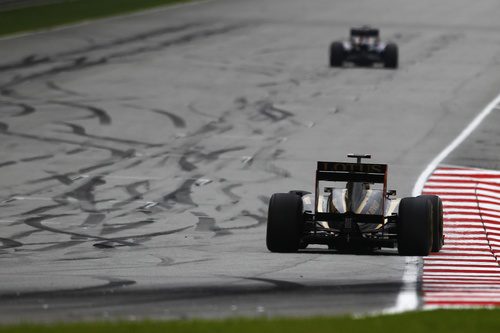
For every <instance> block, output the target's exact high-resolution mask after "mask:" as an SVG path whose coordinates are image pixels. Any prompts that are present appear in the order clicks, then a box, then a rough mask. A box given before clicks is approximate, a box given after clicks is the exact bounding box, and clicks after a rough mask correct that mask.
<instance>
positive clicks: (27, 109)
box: [0, 101, 36, 117]
mask: <svg viewBox="0 0 500 333" xmlns="http://www.w3.org/2000/svg"><path fill="white" fill-rule="evenodd" d="M0 104H4V105H8V106H13V107H15V108H16V109H18V111H17V110H14V114H12V115H10V116H11V117H24V116H28V115H30V114H32V113H34V112H35V111H36V108H35V107H34V106H32V105H29V104H26V103H20V102H10V101H0ZM2 112H5V111H4V110H2Z"/></svg>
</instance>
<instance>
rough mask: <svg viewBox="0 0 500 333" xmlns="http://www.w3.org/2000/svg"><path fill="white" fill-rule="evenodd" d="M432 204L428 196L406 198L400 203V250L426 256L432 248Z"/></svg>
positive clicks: (400, 252)
mask: <svg viewBox="0 0 500 333" xmlns="http://www.w3.org/2000/svg"><path fill="white" fill-rule="evenodd" d="M432 231H433V230H432V205H431V202H430V201H429V200H428V199H427V198H422V197H416V198H404V199H401V202H400V203H399V217H398V252H399V254H401V255H405V256H426V255H429V253H430V251H431V248H432V238H433V237H432Z"/></svg>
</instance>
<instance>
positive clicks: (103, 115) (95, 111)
mask: <svg viewBox="0 0 500 333" xmlns="http://www.w3.org/2000/svg"><path fill="white" fill-rule="evenodd" d="M51 103H53V104H56V105H64V106H69V107H73V108H77V109H82V110H87V111H89V112H90V113H92V115H93V117H97V119H99V123H100V124H101V125H110V124H111V117H110V116H109V114H108V113H107V112H106V111H105V110H104V109H101V108H98V107H95V106H92V105H86V104H79V103H74V102H62V101H51Z"/></svg>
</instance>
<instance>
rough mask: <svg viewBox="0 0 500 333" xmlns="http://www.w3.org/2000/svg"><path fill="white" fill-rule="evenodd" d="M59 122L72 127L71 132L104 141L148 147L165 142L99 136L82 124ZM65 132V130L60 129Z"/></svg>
mask: <svg viewBox="0 0 500 333" xmlns="http://www.w3.org/2000/svg"><path fill="white" fill-rule="evenodd" d="M58 124H61V125H65V126H67V127H69V128H70V129H71V133H73V134H75V135H78V136H82V137H86V138H89V139H97V140H104V141H111V142H118V143H124V144H128V145H131V144H132V145H142V146H146V147H148V148H153V147H160V146H162V145H163V144H154V143H147V142H142V141H136V140H130V139H120V138H113V137H109V136H99V135H92V134H87V132H86V130H85V128H84V127H83V126H80V125H76V124H72V123H66V122H60V123H58ZM60 132H62V133H64V132H63V131H60Z"/></svg>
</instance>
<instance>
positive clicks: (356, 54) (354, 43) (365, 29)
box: [330, 26, 398, 68]
mask: <svg viewBox="0 0 500 333" xmlns="http://www.w3.org/2000/svg"><path fill="white" fill-rule="evenodd" d="M344 63H352V64H354V65H357V66H372V65H374V64H382V65H383V66H384V67H386V68H397V67H398V46H397V45H396V44H395V43H390V42H389V43H384V42H381V41H380V37H379V30H378V29H375V28H372V27H370V26H362V27H359V28H352V29H351V36H350V38H349V40H344V41H336V42H333V43H332V44H331V46H330V67H341V66H342V65H343V64H344Z"/></svg>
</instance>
